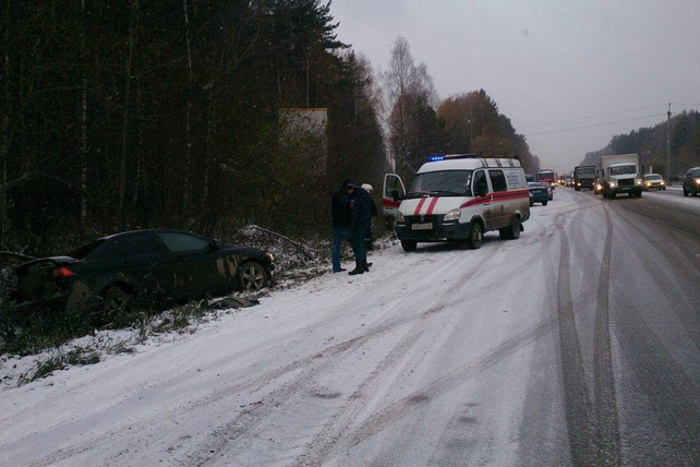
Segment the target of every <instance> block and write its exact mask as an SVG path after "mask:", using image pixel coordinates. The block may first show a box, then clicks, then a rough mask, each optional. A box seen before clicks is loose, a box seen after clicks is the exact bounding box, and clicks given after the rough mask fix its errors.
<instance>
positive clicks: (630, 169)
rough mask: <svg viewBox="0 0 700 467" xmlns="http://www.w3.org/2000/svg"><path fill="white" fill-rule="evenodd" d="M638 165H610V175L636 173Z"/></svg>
mask: <svg viewBox="0 0 700 467" xmlns="http://www.w3.org/2000/svg"><path fill="white" fill-rule="evenodd" d="M636 173H637V166H636V165H618V166H612V167H610V175H625V174H636Z"/></svg>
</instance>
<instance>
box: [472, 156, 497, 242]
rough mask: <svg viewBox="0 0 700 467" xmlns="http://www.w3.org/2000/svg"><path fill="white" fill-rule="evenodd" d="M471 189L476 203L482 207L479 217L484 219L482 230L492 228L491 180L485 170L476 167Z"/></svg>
mask: <svg viewBox="0 0 700 467" xmlns="http://www.w3.org/2000/svg"><path fill="white" fill-rule="evenodd" d="M472 191H473V194H474V199H475V200H477V205H478V206H481V207H482V211H481V217H483V219H484V230H485V231H486V230H492V229H493V228H494V227H493V216H494V213H493V193H492V190H491V181H490V180H489V177H488V175H487V174H486V171H485V170H483V169H478V170H475V171H474V178H473V180H472ZM480 191H481V192H482V193H483V194H482V196H479V192H480Z"/></svg>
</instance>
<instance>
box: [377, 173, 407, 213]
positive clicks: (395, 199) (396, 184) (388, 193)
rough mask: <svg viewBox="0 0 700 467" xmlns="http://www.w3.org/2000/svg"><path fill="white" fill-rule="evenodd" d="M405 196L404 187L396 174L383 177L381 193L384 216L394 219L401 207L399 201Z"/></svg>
mask: <svg viewBox="0 0 700 467" xmlns="http://www.w3.org/2000/svg"><path fill="white" fill-rule="evenodd" d="M404 196H406V187H405V186H404V184H403V181H402V180H401V177H399V176H398V175H396V174H385V175H384V191H383V192H382V210H383V211H384V215H385V216H392V217H396V213H397V212H398V211H399V206H400V205H401V201H400V200H401V199H402V198H403V197H404Z"/></svg>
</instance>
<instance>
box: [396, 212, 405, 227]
mask: <svg viewBox="0 0 700 467" xmlns="http://www.w3.org/2000/svg"><path fill="white" fill-rule="evenodd" d="M396 222H397V223H399V224H403V223H404V222H406V218H405V217H404V216H403V214H401V211H398V212H397V213H396Z"/></svg>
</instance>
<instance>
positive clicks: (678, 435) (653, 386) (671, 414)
mask: <svg viewBox="0 0 700 467" xmlns="http://www.w3.org/2000/svg"><path fill="white" fill-rule="evenodd" d="M605 210H606V212H605V214H606V216H607V217H608V218H609V219H610V222H611V225H612V218H610V217H609V212H608V211H607V208H606V209H605ZM615 211H617V210H616V209H615ZM577 240H578V242H577V244H578V246H580V248H581V249H582V251H583V252H584V253H583V254H580V255H579V256H580V257H582V258H583V259H584V260H587V261H585V264H586V266H587V268H588V269H589V272H590V273H593V272H594V269H595V267H596V266H595V265H592V264H591V263H592V262H591V259H590V258H592V257H593V256H592V255H589V254H586V253H585V252H587V251H592V249H591V248H590V246H589V245H588V242H587V240H586V238H585V237H583V236H582V235H581V236H580V237H579V238H578V239H577ZM606 245H607V243H606ZM610 250H611V254H610V257H609V258H608V260H607V261H608V264H610V262H611V261H612V258H611V256H612V248H610ZM608 270H609V271H610V267H608ZM601 281H602V280H601ZM607 289H608V293H607V296H608V314H609V316H610V318H612V327H611V329H612V331H613V333H614V334H615V336H616V338H617V341H618V342H619V344H620V351H621V352H622V354H623V355H624V357H625V359H626V360H627V361H628V362H629V365H630V366H631V367H632V370H633V372H634V373H635V375H636V376H637V378H638V380H639V381H640V389H641V391H642V392H643V393H644V394H645V395H646V397H647V399H648V400H649V401H650V402H651V405H652V407H651V408H652V410H653V412H654V413H655V414H656V416H657V418H658V419H659V421H660V422H661V425H662V426H663V427H664V430H665V431H664V434H665V435H666V436H667V437H668V439H670V440H671V441H670V443H671V448H670V449H669V447H668V446H667V445H665V444H664V445H662V448H663V449H664V450H665V452H664V453H659V452H653V451H652V452H650V453H649V454H653V455H656V456H658V457H657V461H653V460H651V459H649V458H647V459H646V461H647V462H653V463H655V462H660V463H662V464H667V465H693V464H694V463H695V461H696V460H697V459H698V458H700V446H698V445H697V439H700V391H699V390H698V388H697V386H696V385H695V384H694V383H693V381H692V380H691V379H690V378H689V377H688V375H687V374H686V373H685V371H684V370H683V368H682V366H681V365H680V364H679V363H678V362H677V361H676V360H675V359H674V357H673V356H672V355H671V354H670V353H669V352H668V350H667V349H666V347H665V346H664V344H663V343H662V342H661V340H660V339H659V338H658V337H656V335H655V334H654V333H653V331H652V330H651V329H650V328H649V327H648V326H647V325H646V324H644V322H643V320H642V318H641V316H640V314H639V312H638V310H637V308H636V306H635V305H634V304H633V303H632V302H631V301H630V300H629V299H628V298H627V293H628V292H627V290H625V289H624V288H623V287H621V286H619V285H617V284H616V283H615V281H614V279H609V280H608V282H607ZM618 423H619V422H618ZM622 442H623V440H621V441H620V444H621V445H622ZM620 449H621V448H620ZM630 449H636V450H637V451H638V450H639V447H635V446H631V447H630Z"/></svg>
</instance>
